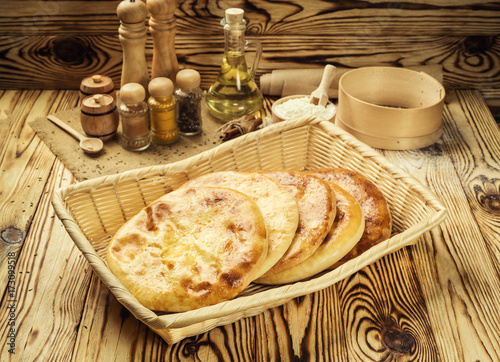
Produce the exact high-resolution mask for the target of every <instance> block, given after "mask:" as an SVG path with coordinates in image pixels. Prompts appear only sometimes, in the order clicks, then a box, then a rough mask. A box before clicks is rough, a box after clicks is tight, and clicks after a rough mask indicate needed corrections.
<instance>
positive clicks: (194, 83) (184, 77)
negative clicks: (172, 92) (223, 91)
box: [175, 69, 201, 89]
mask: <svg viewBox="0 0 500 362" xmlns="http://www.w3.org/2000/svg"><path fill="white" fill-rule="evenodd" d="M175 82H176V83H177V86H178V87H179V88H181V89H191V88H198V87H199V86H200V82H201V77H200V73H198V72H197V71H196V70H194V69H183V70H181V71H179V72H178V73H177V76H176V78H175Z"/></svg>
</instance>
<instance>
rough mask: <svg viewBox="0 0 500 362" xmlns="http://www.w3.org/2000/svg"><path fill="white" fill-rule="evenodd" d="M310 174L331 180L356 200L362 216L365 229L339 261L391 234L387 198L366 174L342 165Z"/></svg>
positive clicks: (358, 253)
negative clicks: (357, 240)
mask: <svg viewBox="0 0 500 362" xmlns="http://www.w3.org/2000/svg"><path fill="white" fill-rule="evenodd" d="M311 173H312V174H313V175H316V176H319V177H321V178H322V179H324V180H327V181H330V182H333V183H335V184H337V185H339V186H340V187H342V188H343V189H344V190H346V191H347V192H349V193H350V194H351V195H352V196H354V198H355V199H356V200H358V202H359V204H360V205H361V208H362V209H363V213H364V217H365V231H364V233H363V235H362V236H361V239H360V240H359V242H358V244H357V245H356V247H355V248H353V249H352V251H351V252H349V253H348V254H347V255H346V256H345V257H343V258H342V259H341V260H340V262H339V263H343V262H346V261H347V260H350V259H352V258H355V257H357V256H358V255H360V254H361V253H363V252H364V251H366V250H368V249H369V248H371V247H372V246H375V245H377V244H379V243H381V242H382V241H384V240H387V239H388V238H389V237H390V236H391V230H392V218H391V213H390V211H389V206H388V205H387V201H386V199H385V197H384V195H383V194H382V192H381V191H380V190H379V189H378V188H377V186H376V185H375V184H374V183H373V182H371V181H370V180H368V179H367V178H366V177H365V176H363V175H361V174H359V173H357V172H355V171H351V170H347V169H344V168H325V169H318V170H314V171H311Z"/></svg>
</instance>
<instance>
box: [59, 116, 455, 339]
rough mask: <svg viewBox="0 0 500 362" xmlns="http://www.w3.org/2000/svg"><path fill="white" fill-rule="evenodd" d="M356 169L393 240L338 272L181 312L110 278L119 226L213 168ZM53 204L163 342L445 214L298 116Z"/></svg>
mask: <svg viewBox="0 0 500 362" xmlns="http://www.w3.org/2000/svg"><path fill="white" fill-rule="evenodd" d="M320 167H344V168H348V169H352V170H355V171H359V172H361V173H362V174H364V175H365V176H366V177H368V178H369V179H370V180H372V181H373V182H374V183H375V184H376V185H377V186H378V187H379V188H380V190H381V191H382V192H383V193H384V195H385V196H386V198H387V201H388V203H389V207H390V209H391V213H392V216H393V234H392V237H391V238H390V239H389V240H387V241H385V242H383V243H381V244H379V245H377V246H375V247H373V248H371V249H370V250H368V251H366V252H365V253H363V254H362V255H360V256H359V257H357V258H355V259H353V260H351V261H349V262H347V263H345V264H343V265H342V266H340V267H339V268H337V269H335V270H331V271H326V272H323V273H320V274H318V275H316V276H314V277H312V278H310V279H308V280H305V281H300V282H296V283H293V284H287V285H282V286H263V285H256V284H250V286H249V287H248V288H247V289H246V290H245V291H244V292H243V293H242V294H241V295H239V296H238V297H237V298H235V299H233V300H230V301H227V302H223V303H219V304H216V305H213V306H209V307H204V308H200V309H197V310H193V311H189V312H183V313H171V314H165V313H156V312H154V311H152V310H150V309H148V308H145V307H144V306H142V305H141V304H140V303H139V302H138V301H137V300H136V299H135V298H134V297H133V296H132V295H131V294H130V293H129V292H128V291H127V290H126V289H125V288H124V287H123V285H122V284H121V283H120V281H119V280H118V279H117V278H116V277H115V276H114V275H113V274H112V273H111V272H110V270H109V269H108V267H107V265H106V260H105V251H106V246H107V245H108V242H109V241H110V239H111V237H112V236H113V234H114V233H115V232H116V231H117V230H118V228H119V227H120V226H121V225H122V224H123V223H125V222H126V221H127V220H129V219H130V218H131V217H132V216H133V215H135V214H136V213H137V212H139V211H140V210H141V209H142V208H143V207H145V206H146V205H148V204H150V203H151V202H153V201H154V200H156V199H157V198H158V197H160V196H162V195H164V194H165V193H167V192H170V191H172V190H174V189H176V188H177V187H179V186H181V185H182V184H183V183H184V182H186V181H187V180H190V179H192V178H195V177H197V176H200V175H202V174H206V173H208V172H213V171H220V170H237V171H251V170H262V169H285V170H311V169H316V168H320ZM53 205H54V208H55V211H56V213H57V215H58V217H59V218H60V219H61V220H62V222H63V224H64V226H65V228H66V230H67V231H68V233H69V235H70V236H71V238H72V239H73V240H74V242H75V244H76V245H77V246H78V248H79V249H80V250H81V252H82V253H83V255H84V256H85V257H86V258H87V260H88V262H89V263H90V265H91V266H92V268H93V269H94V270H95V272H96V273H97V274H98V275H99V277H100V278H101V279H102V281H103V282H104V283H105V284H106V285H107V286H108V287H109V289H110V290H111V292H112V293H113V294H114V295H115V296H116V298H117V299H118V301H119V302H120V303H121V304H123V305H124V306H125V307H126V308H127V309H128V310H129V311H130V312H131V313H132V314H133V315H134V316H135V317H136V318H137V319H139V320H140V321H142V322H143V323H145V324H146V325H148V326H149V327H150V328H151V329H152V330H154V331H155V332H156V333H158V334H159V335H160V336H161V337H162V338H163V339H164V340H165V341H166V342H167V343H176V342H178V341H180V340H182V339H183V338H186V337H189V336H193V335H197V334H200V333H203V332H206V331H208V330H210V329H212V328H215V327H217V326H221V325H226V324H230V323H233V322H235V321H237V320H239V319H241V318H245V317H249V316H253V315H256V314H259V313H261V312H263V311H265V310H266V309H269V308H273V307H276V306H279V305H282V304H284V303H286V302H287V301H289V300H291V299H293V298H295V297H299V296H302V295H306V294H309V293H312V292H315V291H318V290H321V289H323V288H326V287H328V286H331V285H333V284H335V283H336V282H338V281H340V280H342V279H344V278H346V277H348V276H349V275H351V274H353V273H355V272H356V271H358V270H359V269H361V268H363V267H365V266H367V265H369V264H371V263H373V262H375V261H376V260H378V259H379V258H381V257H383V256H384V255H386V254H389V253H392V252H394V251H396V250H398V249H399V248H401V247H403V246H405V245H408V244H411V243H414V242H416V240H417V239H418V238H419V237H420V236H421V235H422V234H423V233H424V232H426V231H428V230H430V229H432V228H433V227H435V226H436V225H438V224H439V223H440V222H441V221H442V220H443V219H444V218H445V216H446V209H445V208H444V206H443V204H442V203H441V201H440V200H438V199H437V197H436V196H435V195H434V194H433V193H432V192H431V191H429V190H428V189H426V188H425V187H424V186H423V185H422V184H421V183H420V182H418V181H417V180H416V179H415V178H413V177H412V176H410V175H409V174H407V173H406V172H404V171H402V170H401V169H399V168H398V167H396V166H394V165H393V164H391V163H389V162H388V161H387V160H386V159H385V158H384V157H383V156H381V155H380V154H379V153H377V152H376V151H375V150H373V149H372V148H370V147H369V146H366V145H365V144H362V143H360V142H359V141H357V140H356V139H355V138H354V137H352V136H351V135H349V134H348V133H346V132H345V131H343V130H341V129H340V128H338V127H336V126H335V125H333V124H332V123H330V122H327V121H324V120H322V119H319V118H315V117H312V118H310V117H309V118H307V117H306V118H300V119H295V120H290V121H287V122H282V123H278V124H274V125H272V126H269V127H266V128H264V129H262V130H260V131H256V132H252V133H249V134H247V135H244V136H241V137H238V138H236V139H234V140H232V141H229V142H226V143H224V144H222V145H220V146H217V147H215V148H214V149H212V150H209V151H206V152H203V153H201V154H199V155H196V156H193V157H191V158H189V159H186V160H183V161H179V162H175V163H172V164H169V165H159V166H153V167H146V168H141V169H138V170H132V171H127V172H123V173H121V174H118V175H113V176H106V177H101V178H97V179H92V180H87V181H84V182H81V183H77V184H74V185H71V186H69V187H66V188H62V189H59V190H57V191H56V192H55V194H54V197H53Z"/></svg>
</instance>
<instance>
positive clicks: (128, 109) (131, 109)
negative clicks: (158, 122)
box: [118, 83, 151, 151]
mask: <svg viewBox="0 0 500 362" xmlns="http://www.w3.org/2000/svg"><path fill="white" fill-rule="evenodd" d="M145 98H146V90H145V89H144V87H143V86H142V85H141V84H139V83H127V84H124V85H123V87H122V88H121V89H120V105H119V106H118V112H119V113H120V118H121V121H122V136H121V138H120V144H121V145H122V147H123V148H124V149H126V150H129V151H143V150H145V149H146V148H148V147H149V145H150V143H151V138H150V135H149V107H148V104H147V103H146V102H145Z"/></svg>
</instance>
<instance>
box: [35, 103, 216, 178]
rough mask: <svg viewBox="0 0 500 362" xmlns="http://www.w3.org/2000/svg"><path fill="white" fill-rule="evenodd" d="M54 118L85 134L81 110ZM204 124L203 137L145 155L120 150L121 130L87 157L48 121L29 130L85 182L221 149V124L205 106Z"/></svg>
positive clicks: (40, 121)
mask: <svg viewBox="0 0 500 362" xmlns="http://www.w3.org/2000/svg"><path fill="white" fill-rule="evenodd" d="M55 115H56V116H57V117H59V118H60V119H61V120H63V121H64V122H66V123H67V124H69V125H70V126H71V127H73V128H74V129H75V130H77V131H78V132H80V133H82V134H84V132H83V130H82V126H81V123H80V108H74V109H72V110H67V111H62V112H59V113H57V114H55ZM202 121H203V132H202V133H201V134H199V135H196V136H190V137H187V136H180V138H179V141H178V142H176V143H174V144H172V145H166V146H160V145H155V144H153V143H152V144H151V146H150V147H149V148H148V149H147V150H144V151H142V152H132V151H127V150H125V149H123V148H122V147H121V146H120V144H119V139H120V135H121V127H119V128H118V132H117V135H116V136H115V137H114V138H112V139H111V140H109V141H106V142H104V150H102V151H101V152H99V153H98V154H96V155H90V154H86V153H84V152H83V151H82V150H81V149H80V147H79V145H78V141H77V140H76V139H75V138H73V137H71V136H70V135H69V134H67V133H66V132H65V131H63V130H62V129H61V128H59V127H58V126H56V125H55V124H53V123H52V122H50V121H49V120H48V119H47V118H46V117H38V118H37V119H35V121H33V122H31V123H30V126H31V128H33V130H34V131H35V132H36V133H37V135H38V136H39V137H40V138H41V139H42V140H43V141H44V142H45V144H47V146H48V147H49V148H50V149H51V151H52V152H53V153H54V154H55V155H56V156H57V157H59V159H60V160H61V161H62V162H63V163H64V165H65V166H66V167H67V168H68V169H69V170H70V171H71V172H72V173H73V175H74V176H75V178H76V179H77V180H78V181H83V180H87V179H91V178H95V177H100V176H105V175H113V174H117V173H120V172H123V171H127V170H133V169H137V168H141V167H146V166H153V165H161V164H167V163H171V162H175V161H180V160H183V159H186V158H188V157H191V156H194V155H196V154H198V153H200V152H203V151H206V150H209V149H211V148H213V147H216V146H218V145H220V144H221V143H222V141H221V139H220V135H221V132H220V131H219V129H220V127H221V126H222V123H220V122H218V121H217V120H216V119H215V118H213V117H212V116H211V115H210V113H209V111H208V109H207V108H206V106H205V105H203V106H202Z"/></svg>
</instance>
